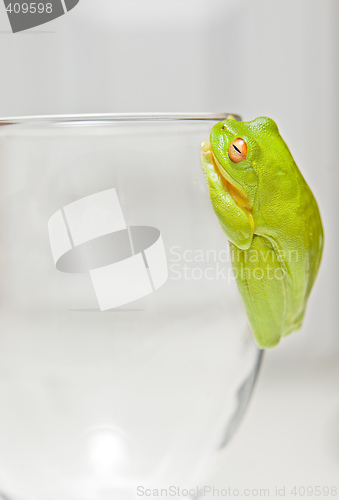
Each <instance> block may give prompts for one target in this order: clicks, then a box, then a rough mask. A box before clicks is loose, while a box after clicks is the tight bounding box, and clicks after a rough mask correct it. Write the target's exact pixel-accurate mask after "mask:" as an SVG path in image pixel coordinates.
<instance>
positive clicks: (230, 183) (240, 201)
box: [204, 141, 252, 215]
mask: <svg viewBox="0 0 339 500" xmlns="http://www.w3.org/2000/svg"><path fill="white" fill-rule="evenodd" d="M207 148H208V149H209V151H210V152H211V158H212V161H213V165H214V169H215V171H216V172H218V173H219V174H220V175H221V177H222V181H223V185H224V187H225V190H226V191H227V192H228V193H229V194H230V195H231V196H232V198H233V200H234V202H235V203H236V205H237V206H238V207H239V208H241V210H243V211H244V212H246V213H247V214H248V215H249V214H250V213H251V209H252V206H251V203H250V200H249V198H248V196H247V194H246V193H245V192H244V191H243V190H242V189H241V188H240V187H239V186H238V185H237V182H236V181H235V179H233V177H232V176H231V175H229V174H228V173H227V172H226V170H225V169H223V168H222V166H221V165H220V163H219V162H218V160H217V158H216V157H215V155H214V153H213V151H212V147H211V143H210V142H209V141H206V142H205V143H204V150H205V151H206V150H207Z"/></svg>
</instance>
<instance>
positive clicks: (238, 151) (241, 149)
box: [228, 137, 247, 163]
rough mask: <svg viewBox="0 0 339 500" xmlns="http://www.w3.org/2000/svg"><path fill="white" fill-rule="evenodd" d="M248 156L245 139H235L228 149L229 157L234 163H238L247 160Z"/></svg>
mask: <svg viewBox="0 0 339 500" xmlns="http://www.w3.org/2000/svg"><path fill="white" fill-rule="evenodd" d="M246 155H247V145H246V142H245V141H244V139H240V137H238V138H237V139H234V141H232V142H231V144H230V147H229V148H228V156H229V157H230V159H231V160H232V161H233V162H234V163H238V162H239V161H242V160H244V159H245V158H246Z"/></svg>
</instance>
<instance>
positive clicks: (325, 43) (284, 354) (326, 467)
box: [0, 0, 339, 498]
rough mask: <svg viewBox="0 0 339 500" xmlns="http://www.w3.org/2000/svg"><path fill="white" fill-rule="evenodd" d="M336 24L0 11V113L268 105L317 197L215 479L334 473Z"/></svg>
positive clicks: (202, 14)
mask: <svg viewBox="0 0 339 500" xmlns="http://www.w3.org/2000/svg"><path fill="white" fill-rule="evenodd" d="M338 28H339V4H338V2H337V0H322V1H321V2H320V1H316V0H284V1H282V0H276V1H272V0H237V1H236V0H170V1H169V0H168V1H160V0H137V1H131V0H123V1H122V0H121V1H120V0H119V1H115V0H80V2H79V5H78V6H77V7H76V8H74V10H72V11H71V12H70V13H69V14H67V15H65V16H63V17H61V18H59V19H57V20H55V21H53V22H51V23H49V24H48V25H44V26H41V27H38V28H35V29H33V30H29V31H27V32H23V33H18V34H15V35H14V34H12V33H11V31H10V26H9V21H8V19H7V17H6V13H5V10H4V9H0V60H1V64H2V68H1V70H2V71H1V80H0V114H1V115H2V116H13V115H27V114H43V113H49V114H50V113H82V112H86V113H87V112H137V111H144V112H155V111H179V112H180V111H196V112H198V111H227V112H236V113H239V114H241V115H242V117H243V119H245V120H249V119H253V118H255V117H257V116H263V115H264V116H265V115H266V116H270V117H271V118H273V119H274V120H275V121H276V122H277V124H278V126H279V128H280V131H281V133H282V135H283V137H284V138H285V140H286V142H287V144H288V145H289V147H290V149H291V151H292V153H293V155H294V157H295V160H296V162H297V164H298V165H299V167H300V168H301V170H302V172H303V174H304V176H305V177H306V179H307V181H308V182H309V184H310V186H311V188H312V190H313V191H314V193H315V195H316V198H317V200H318V202H319V206H320V210H321V213H322V217H323V222H324V228H325V252H324V258H323V262H322V266H321V269H320V274H319V277H318V280H317V283H316V286H315V288H314V290H313V292H312V296H311V299H310V302H309V307H308V311H307V316H306V320H305V323H304V327H303V329H302V330H301V331H300V332H298V333H295V334H293V335H291V336H290V337H289V338H287V339H285V340H284V341H283V342H282V344H281V345H280V346H279V347H277V348H276V349H274V350H272V351H270V352H267V353H266V360H265V363H264V367H263V370H262V373H261V377H260V379H259V383H258V386H257V391H256V393H255V394H254V398H253V401H252V404H251V407H250V409H249V412H248V414H247V415H246V419H245V422H244V424H243V426H242V429H241V431H240V432H239V433H238V435H237V436H236V437H235V439H234V441H233V443H231V445H230V447H229V448H228V450H227V452H226V454H225V462H224V465H223V466H222V470H221V472H220V474H219V476H218V477H216V478H215V481H216V484H219V485H226V486H232V485H233V487H235V488H236V487H239V484H240V485H241V484H245V483H246V485H247V486H248V487H249V488H256V487H260V486H261V487H265V485H267V487H269V486H272V485H274V484H278V485H281V484H282V485H283V484H286V485H290V484H291V483H293V482H294V483H296V484H302V485H304V486H308V485H315V483H316V484H328V485H331V484H335V483H336V482H337V483H338V479H337V477H338V474H337V472H336V471H338V470H339V424H338V421H339V419H338V414H339V394H338V388H339V371H338V368H337V366H338V357H339V334H338V298H339V293H338V292H339V287H338V280H337V277H338V258H337V248H338V243H339V240H338V236H337V230H338V222H337V220H338V206H339V205H338V201H337V200H338V186H339V160H338V136H339V124H338V123H339V122H338V88H339V67H338V60H339V45H338V42H339V40H338V38H339V29H338ZM272 487H273V486H272ZM272 491H273V490H272ZM287 496H288V495H287V491H286V497H287ZM338 496H339V495H338ZM291 498H298V497H293V496H291Z"/></svg>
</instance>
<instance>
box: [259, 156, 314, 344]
mask: <svg viewBox="0 0 339 500" xmlns="http://www.w3.org/2000/svg"><path fill="white" fill-rule="evenodd" d="M292 162H293V164H291V165H290V168H289V172H288V171H287V173H288V177H286V178H284V181H283V182H282V183H280V186H279V190H277V191H276V192H274V191H273V192H271V193H267V190H266V193H265V196H266V197H267V196H269V195H271V197H272V198H271V200H272V202H271V210H270V211H269V212H268V215H266V216H265V217H264V219H263V217H261V216H260V213H259V214H257V217H258V221H259V226H258V233H259V234H261V235H262V236H263V237H265V238H267V239H268V240H269V241H270V242H271V244H272V246H273V248H274V251H275V253H276V255H277V257H278V259H279V261H280V263H281V266H282V269H283V271H284V287H285V302H286V304H285V328H284V332H282V336H285V335H288V334H289V333H291V332H292V331H294V330H296V329H298V328H300V326H301V324H302V320H303V316H304V313H305V308H306V304H307V299H308V297H309V294H310V292H311V289H312V286H313V284H314V281H315V278H316V276H317V272H318V269H319V265H320V261H321V255H322V249H323V228H322V222H321V217H320V213H319V208H318V205H317V202H316V200H315V198H314V196H313V193H312V191H311V189H310V188H309V186H308V185H307V183H306V182H305V180H304V178H303V176H302V174H301V173H300V171H299V169H298V167H297V165H296V164H295V163H294V161H293V159H292ZM274 187H275V186H274V185H273V188H274ZM276 187H278V186H276ZM279 198H280V199H279ZM281 198H282V199H285V200H286V203H281V201H282V200H281ZM277 199H278V200H279V206H275V205H276V201H275V200H277ZM267 202H268V203H269V201H267ZM266 206H267V205H266ZM271 214H274V215H272V216H271Z"/></svg>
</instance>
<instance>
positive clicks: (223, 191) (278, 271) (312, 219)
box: [202, 118, 323, 348]
mask: <svg viewBox="0 0 339 500" xmlns="http://www.w3.org/2000/svg"><path fill="white" fill-rule="evenodd" d="M241 141H242V142H241ZM233 148H234V149H233ZM231 158H233V161H232V159H231ZM202 164H203V169H204V172H205V175H206V179H207V182H208V187H209V193H210V197H211V201H212V205H213V208H214V211H215V213H216V215H217V217H218V219H219V222H220V224H221V227H222V229H223V231H224V233H225V234H226V236H227V238H228V239H229V241H230V247H231V257H232V265H233V269H234V274H235V277H236V280H237V285H238V288H239V291H240V294H241V296H242V298H243V301H244V304H245V308H246V311H247V315H248V318H249V321H250V323H251V326H252V330H253V333H254V336H255V338H256V340H257V343H258V345H259V346H260V347H261V348H267V347H273V346H274V345H276V344H277V343H278V342H279V340H280V338H281V337H283V336H286V335H288V334H289V333H291V332H292V331H293V330H296V329H298V328H299V327H300V326H301V323H302V320H303V316H304V313H305V308H306V303H307V299H308V296H309V294H310V291H311V288H312V286H313V283H314V280H315V278H316V275H317V271H318V268H319V264H320V259H321V253H322V246H323V230H322V223H321V218H320V214H319V210H318V206H317V202H316V200H315V198H314V196H313V194H312V192H311V190H310V188H309V187H308V185H307V184H306V182H305V180H304V178H303V176H302V175H301V173H300V171H299V169H298V167H297V165H296V164H295V162H294V160H293V158H292V156H291V153H290V152H289V150H288V148H287V146H286V144H285V142H284V141H283V139H282V138H281V136H280V135H279V132H278V129H277V127H276V125H275V123H274V122H273V121H272V120H270V119H269V118H257V119H256V120H253V121H251V122H237V121H235V120H225V121H223V122H220V123H218V124H217V125H215V126H214V127H213V129H212V132H211V140H210V142H205V143H203V144H202Z"/></svg>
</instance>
